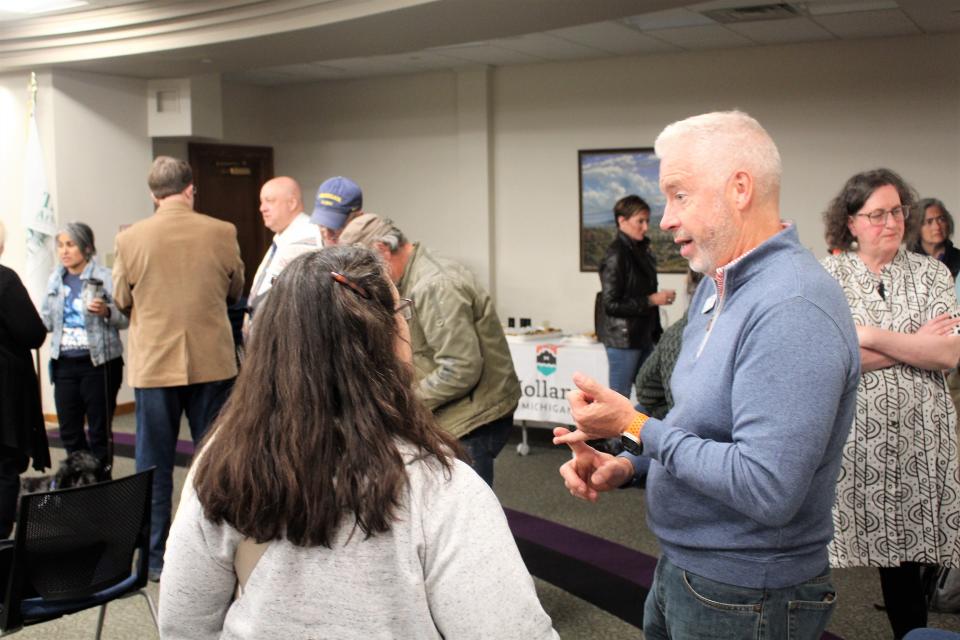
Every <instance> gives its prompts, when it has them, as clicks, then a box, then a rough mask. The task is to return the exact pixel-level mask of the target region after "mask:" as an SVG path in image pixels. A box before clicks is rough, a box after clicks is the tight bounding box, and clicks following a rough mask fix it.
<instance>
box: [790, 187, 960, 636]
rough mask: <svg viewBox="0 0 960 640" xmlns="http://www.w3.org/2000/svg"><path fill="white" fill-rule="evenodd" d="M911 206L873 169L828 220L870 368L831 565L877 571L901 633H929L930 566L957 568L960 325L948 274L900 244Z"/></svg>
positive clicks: (830, 267)
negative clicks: (953, 374)
mask: <svg viewBox="0 0 960 640" xmlns="http://www.w3.org/2000/svg"><path fill="white" fill-rule="evenodd" d="M914 202H915V196H914V191H913V189H911V188H910V186H909V185H907V184H906V182H904V180H903V179H902V178H901V177H900V176H899V175H897V174H896V173H894V172H893V171H890V170H889V169H877V170H874V171H867V172H865V173H860V174H857V175H855V176H853V177H852V178H850V179H849V180H848V181H847V183H846V184H845V185H844V187H843V189H842V190H841V191H840V194H839V195H838V196H837V197H836V198H834V200H833V201H832V202H831V203H830V206H829V208H828V209H827V211H826V212H825V213H824V222H825V224H826V236H827V244H828V245H829V246H833V247H837V248H839V249H841V250H842V251H843V252H842V253H840V254H838V255H833V256H829V257H827V258H824V260H823V265H824V267H826V269H827V271H829V272H830V274H831V275H833V277H834V278H836V279H837V281H838V282H839V283H840V286H841V287H842V289H843V292H844V294H845V295H846V297H847V302H848V303H849V304H850V311H851V313H852V314H853V319H854V322H855V323H856V325H857V336H858V338H859V340H860V358H861V366H862V376H861V378H860V385H859V388H858V390H857V412H856V418H855V420H854V424H853V427H852V428H851V430H850V436H849V438H848V439H847V443H846V445H845V448H844V452H843V466H842V468H841V471H840V477H839V479H838V480H837V496H836V503H835V505H834V539H833V542H832V543H831V545H830V563H831V565H832V566H834V567H865V566H873V567H879V569H880V585H881V587H882V590H883V601H884V604H885V605H886V610H887V617H888V618H889V619H890V624H891V626H892V627H893V632H894V636H895V637H896V638H902V637H903V636H904V635H905V634H906V633H907V631H909V630H910V629H914V628H919V627H924V626H926V622H927V606H926V600H925V592H924V585H923V580H922V574H923V565H925V564H937V565H943V566H949V567H957V566H960V537H958V528H957V523H958V521H960V477H958V465H957V442H956V433H955V431H954V428H955V425H956V421H957V414H956V411H955V409H954V405H953V402H952V401H951V400H950V397H949V396H948V395H947V392H946V386H945V381H944V374H943V371H944V370H945V369H949V368H951V367H953V366H956V364H957V360H958V359H960V336H958V335H956V333H957V331H956V327H957V324H958V322H960V320H957V319H955V318H953V317H952V316H951V314H953V313H956V312H957V311H958V307H957V298H956V296H955V295H954V290H953V281H952V279H951V277H950V273H949V271H948V270H947V268H946V267H945V266H944V265H943V264H942V263H940V262H938V261H937V260H935V259H933V258H930V257H928V256H923V255H920V254H917V253H914V252H911V251H907V250H906V249H905V248H904V247H903V246H901V245H902V242H903V234H904V225H905V220H907V219H908V218H909V217H910V216H911V215H913V211H912V208H911V207H912V205H913V203H914ZM798 437H802V434H798Z"/></svg>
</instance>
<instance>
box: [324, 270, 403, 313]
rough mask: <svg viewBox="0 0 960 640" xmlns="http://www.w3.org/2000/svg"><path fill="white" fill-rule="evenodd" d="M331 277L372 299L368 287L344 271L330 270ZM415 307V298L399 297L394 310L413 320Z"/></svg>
mask: <svg viewBox="0 0 960 640" xmlns="http://www.w3.org/2000/svg"><path fill="white" fill-rule="evenodd" d="M330 277H331V278H333V280H334V281H335V282H336V283H337V284H339V285H342V286H344V287H346V288H348V289H350V290H351V291H353V292H354V293H356V294H357V295H358V296H360V297H361V298H364V299H366V300H369V299H370V293H369V292H368V291H367V290H366V289H364V288H363V287H361V286H360V285H359V284H357V283H356V282H354V281H353V280H350V279H349V278H347V277H346V276H345V275H343V274H342V273H337V272H336V271H331V272H330ZM413 308H414V307H413V300H411V299H410V298H398V299H397V304H396V306H395V307H394V308H393V312H394V313H399V314H400V315H401V316H402V317H403V319H404V320H413Z"/></svg>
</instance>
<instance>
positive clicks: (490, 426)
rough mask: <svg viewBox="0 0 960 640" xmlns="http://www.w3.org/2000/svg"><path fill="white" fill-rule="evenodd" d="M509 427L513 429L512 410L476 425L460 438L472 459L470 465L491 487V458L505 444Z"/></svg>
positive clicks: (508, 435) (495, 455)
mask: <svg viewBox="0 0 960 640" xmlns="http://www.w3.org/2000/svg"><path fill="white" fill-rule="evenodd" d="M511 429H513V412H512V411H511V412H510V413H508V414H507V415H505V416H503V417H502V418H498V419H496V420H494V421H493V422H488V423H487V424H485V425H483V426H482V427H477V428H476V429H474V430H473V431H471V432H470V433H468V434H467V435H465V436H463V437H462V438H460V444H461V445H463V448H464V449H466V450H467V453H468V454H470V458H471V460H472V462H471V463H470V466H472V467H473V470H474V471H476V472H477V473H478V474H479V475H480V477H481V478H483V481H484V482H486V483H487V484H488V485H490V487H491V488H492V487H493V460H494V459H495V458H496V457H497V454H498V453H500V450H501V449H503V447H504V445H505V444H507V440H508V439H509V438H510V430H511Z"/></svg>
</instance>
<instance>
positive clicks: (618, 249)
mask: <svg viewBox="0 0 960 640" xmlns="http://www.w3.org/2000/svg"><path fill="white" fill-rule="evenodd" d="M613 214H614V217H615V219H616V222H617V237H616V238H614V239H613V242H611V243H610V246H609V247H607V252H606V254H605V255H604V256H603V262H601V263H600V286H601V290H600V294H599V295H598V296H597V304H596V310H595V314H596V321H597V322H596V323H597V338H598V339H599V340H600V342H602V343H603V346H604V347H606V350H607V361H608V363H609V368H610V388H611V389H613V390H614V391H616V392H618V393H620V394H623V395H624V396H626V397H628V398H629V397H630V386H631V385H632V384H633V381H634V379H635V378H636V377H637V370H638V369H639V368H640V365H641V364H642V363H643V361H644V360H645V359H646V357H647V356H649V355H650V352H652V351H653V346H654V344H656V342H657V340H658V339H659V338H660V334H661V333H663V330H662V329H661V327H660V310H659V306H660V305H669V304H673V301H674V299H676V296H677V294H676V292H675V291H672V290H664V291H658V290H657V288H658V284H657V260H656V258H655V257H654V255H653V254H652V253H651V252H650V239H649V238H647V237H646V236H647V229H648V228H649V226H650V205H648V204H647V203H646V202H645V201H644V200H643V198H641V197H640V196H636V195H629V196H626V197H625V198H621V199H620V200H618V201H617V204H616V205H614V207H613Z"/></svg>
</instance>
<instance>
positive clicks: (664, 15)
mask: <svg viewBox="0 0 960 640" xmlns="http://www.w3.org/2000/svg"><path fill="white" fill-rule="evenodd" d="M623 21H624V22H626V23H627V24H630V25H631V26H634V27H636V28H637V29H640V30H641V31H652V30H654V29H675V28H680V27H699V26H704V25H710V24H716V23H715V22H714V21H713V20H711V19H710V18H708V17H706V16H702V15H700V14H699V13H697V12H696V11H690V10H689V9H668V10H667V11H654V12H653V13H641V14H640V15H636V16H631V17H629V18H624V19H623Z"/></svg>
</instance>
